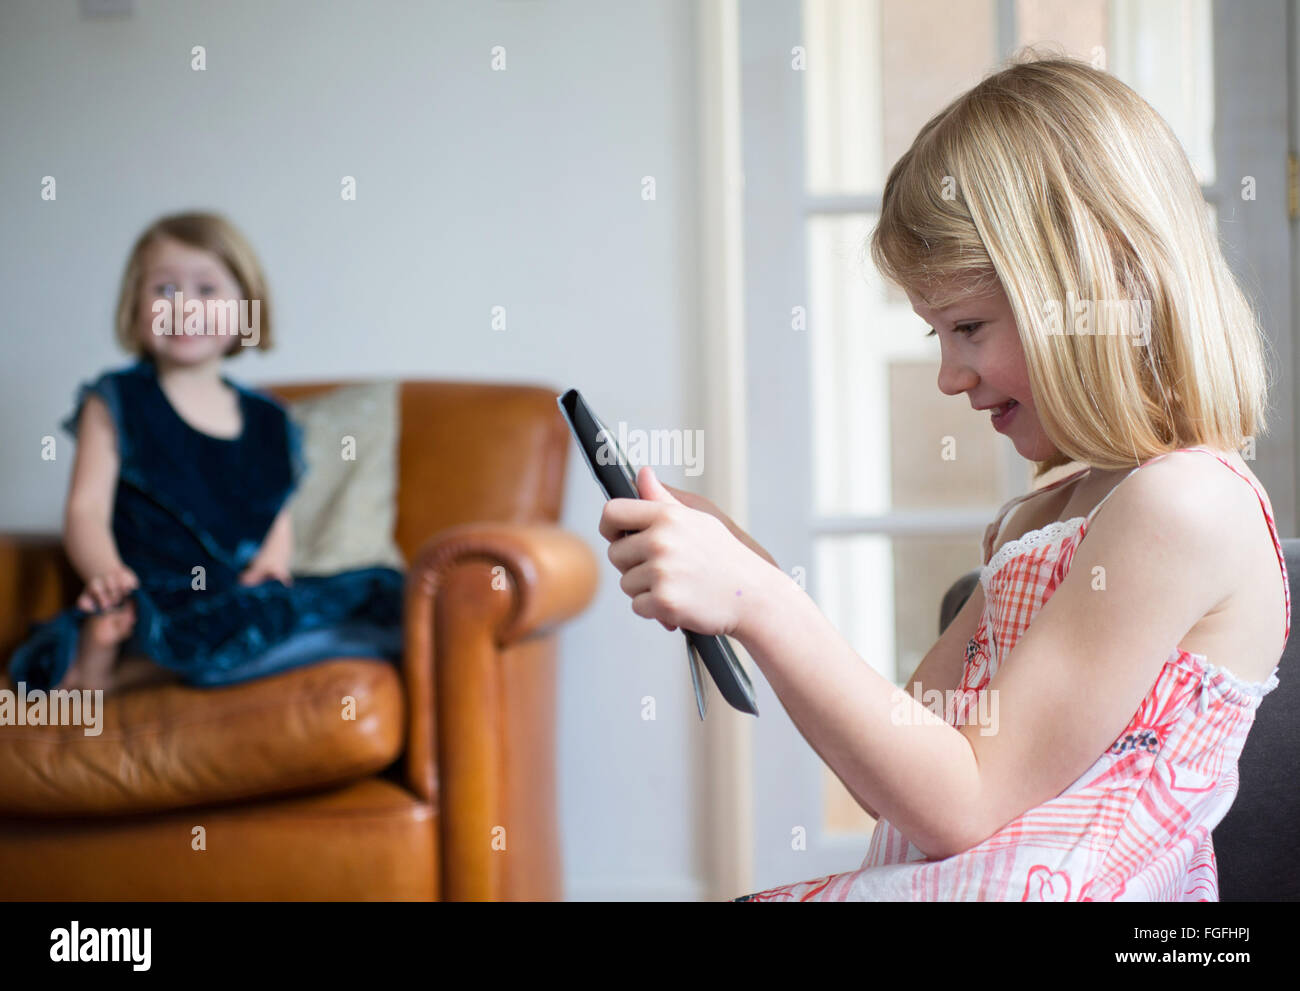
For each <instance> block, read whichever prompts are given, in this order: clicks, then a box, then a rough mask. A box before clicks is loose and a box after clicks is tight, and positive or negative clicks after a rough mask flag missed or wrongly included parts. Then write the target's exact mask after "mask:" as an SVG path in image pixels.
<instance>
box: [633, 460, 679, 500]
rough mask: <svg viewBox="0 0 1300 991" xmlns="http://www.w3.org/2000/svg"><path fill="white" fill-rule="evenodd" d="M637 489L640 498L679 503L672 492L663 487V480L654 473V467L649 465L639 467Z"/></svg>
mask: <svg viewBox="0 0 1300 991" xmlns="http://www.w3.org/2000/svg"><path fill="white" fill-rule="evenodd" d="M637 491H638V492H640V493H641V498H642V499H652V500H653V501H655V502H671V503H676V504H678V505H680V503H679V502H678V500H677V499H676V498H675V497H674V496H673V494H672V493H671V492H669V491H668V490H667V489H666V488H664V484H663V482H661V481H659V476H658V475H656V474H655V472H654V469H653V468H651V467H650V466H649V465H646V466H645V467H644V468H642V469H641V477H640V478H639V479H638V480H637Z"/></svg>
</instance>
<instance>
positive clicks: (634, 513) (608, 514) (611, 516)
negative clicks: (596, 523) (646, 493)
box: [600, 499, 661, 543]
mask: <svg viewBox="0 0 1300 991" xmlns="http://www.w3.org/2000/svg"><path fill="white" fill-rule="evenodd" d="M660 512H661V507H660V506H659V505H657V504H656V503H654V502H653V501H650V500H647V499H610V500H609V501H608V502H607V503H605V508H604V509H603V510H602V511H601V514H600V535H601V536H602V537H604V538H605V539H606V540H608V541H610V542H611V543H612V542H613V541H615V540H618V538H619V537H621V536H622V535H623V531H625V530H644V529H645V528H646V527H648V526H649V525H650V524H651V523H653V522H654V521H655V520H656V519H657V518H658V517H659V515H660Z"/></svg>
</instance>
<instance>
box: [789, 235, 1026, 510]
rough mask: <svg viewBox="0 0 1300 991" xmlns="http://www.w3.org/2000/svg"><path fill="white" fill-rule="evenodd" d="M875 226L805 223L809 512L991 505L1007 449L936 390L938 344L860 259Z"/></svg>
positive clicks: (980, 418)
mask: <svg viewBox="0 0 1300 991" xmlns="http://www.w3.org/2000/svg"><path fill="white" fill-rule="evenodd" d="M875 221H876V217H875V215H865V214H853V215H847V216H842V217H837V216H828V217H823V216H814V217H812V218H810V219H809V221H808V226H807V244H808V259H809V270H808V282H809V287H810V290H811V298H810V303H811V311H810V314H809V333H810V335H811V339H810V348H811V352H810V358H811V362H810V364H811V369H812V377H813V381H812V383H811V385H812V390H811V391H812V400H813V464H814V472H815V476H816V477H815V481H814V509H815V512H816V513H817V514H818V515H839V514H878V513H887V512H891V511H893V510H896V509H942V508H985V509H987V508H989V507H992V506H997V505H999V504H1000V503H1001V502H1002V501H1003V498H1005V497H1003V496H1002V492H1003V488H1002V486H1001V485H1000V483H999V480H1000V474H999V472H1000V470H1001V469H1000V465H1002V464H1003V463H1004V462H1005V459H1006V458H1007V457H1009V456H1010V455H1008V454H1007V453H1005V451H1003V450H1001V449H1002V448H1004V447H1006V445H1003V444H1002V443H1000V442H1001V441H1002V440H1003V438H1001V436H1000V435H999V434H997V433H996V432H995V431H994V430H993V428H992V426H991V425H990V423H989V414H987V413H975V412H973V411H972V410H971V407H970V400H969V399H968V398H966V396H965V395H959V396H945V395H944V394H943V393H941V392H940V391H939V386H938V375H939V344H938V339H937V338H930V337H926V336H925V335H926V332H927V330H928V328H927V327H926V325H925V323H924V321H922V320H921V319H920V317H918V316H917V315H916V314H915V313H913V312H912V308H911V306H910V305H909V304H908V302H907V299H906V297H905V296H902V294H900V293H897V292H894V293H888V294H887V293H886V291H885V285H884V281H883V279H881V278H880V276H879V274H878V273H877V272H876V270H875V266H873V265H872V264H871V262H870V260H869V257H868V256H867V255H866V242H867V237H868V235H869V234H870V231H871V228H872V226H873V225H874V224H875ZM1011 453H1012V454H1014V452H1011Z"/></svg>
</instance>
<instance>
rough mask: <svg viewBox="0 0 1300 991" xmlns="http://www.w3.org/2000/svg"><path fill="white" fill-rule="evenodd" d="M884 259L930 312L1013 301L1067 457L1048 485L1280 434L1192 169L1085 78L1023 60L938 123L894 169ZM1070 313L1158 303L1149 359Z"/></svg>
mask: <svg viewBox="0 0 1300 991" xmlns="http://www.w3.org/2000/svg"><path fill="white" fill-rule="evenodd" d="M871 256H872V259H873V261H874V262H875V263H876V265H877V267H878V268H879V269H880V270H881V272H882V273H883V274H884V275H885V277H886V278H888V279H890V280H892V281H894V282H896V283H898V284H899V285H901V286H903V287H904V288H906V289H908V290H910V291H912V292H913V293H915V294H916V295H918V296H920V297H921V298H922V299H924V300H926V302H927V304H928V305H930V306H935V307H940V308H942V307H944V306H947V305H950V304H951V303H952V302H953V301H955V299H956V298H958V297H959V296H960V295H964V294H965V293H966V292H973V293H974V294H976V295H982V294H983V293H985V292H988V291H991V290H993V289H994V288H995V282H996V283H997V284H1000V285H1001V287H1002V289H1003V290H1004V291H1005V292H1006V295H1007V298H1008V301H1009V302H1010V304H1011V307H1012V309H1013V311H1014V313H1015V318H1016V324H1017V326H1018V328H1019V333H1020V340H1021V344H1022V345H1023V347H1024V353H1025V363H1026V366H1027V368H1028V372H1029V380H1030V385H1031V388H1032V389H1033V399H1034V404H1035V406H1036V407H1037V410H1038V416H1039V421H1040V423H1041V424H1042V426H1043V430H1044V431H1045V432H1046V434H1047V436H1048V437H1049V438H1050V439H1051V441H1052V443H1053V444H1054V445H1055V447H1056V449H1057V453H1056V454H1054V455H1053V456H1051V457H1050V458H1049V459H1048V460H1046V461H1039V462H1037V463H1036V472H1035V476H1036V477H1041V476H1042V475H1043V474H1044V473H1046V472H1047V471H1049V470H1051V469H1052V468H1056V467H1059V466H1061V465H1064V464H1068V463H1070V462H1071V461H1078V462H1084V463H1087V464H1089V465H1094V466H1096V467H1098V468H1100V469H1102V470H1111V469H1115V468H1123V467H1131V466H1133V465H1135V464H1137V463H1139V462H1140V461H1144V460H1146V459H1148V458H1151V457H1154V456H1156V455H1158V454H1163V453H1166V452H1168V451H1172V450H1177V449H1178V448H1181V447H1190V446H1195V445H1207V446H1211V447H1216V448H1218V449H1219V450H1237V449H1239V448H1240V447H1241V446H1242V445H1243V444H1244V443H1246V441H1247V439H1248V438H1252V437H1254V436H1256V435H1258V434H1260V433H1262V432H1263V431H1264V430H1265V429H1266V423H1265V408H1266V404H1267V392H1268V386H1269V384H1270V383H1269V381H1268V374H1267V368H1266V365H1265V363H1264V349H1265V347H1266V344H1265V341H1264V339H1263V334H1262V331H1261V328H1260V324H1259V318H1258V316H1257V314H1256V312H1255V310H1254V308H1253V307H1252V306H1251V304H1250V302H1249V301H1248V300H1247V299H1246V297H1245V295H1244V293H1243V292H1242V291H1241V289H1240V287H1239V286H1238V284H1237V281H1236V280H1235V279H1234V277H1233V275H1232V272H1231V271H1230V269H1229V268H1228V265H1227V263H1226V261H1225V260H1224V257H1223V252H1222V251H1221V249H1220V246H1219V242H1218V239H1217V237H1216V236H1215V233H1214V230H1213V228H1212V227H1211V225H1210V220H1209V217H1208V215H1207V209H1206V206H1205V204H1204V200H1203V197H1202V194H1201V189H1200V185H1199V183H1198V182H1197V180H1196V177H1195V175H1194V173H1193V172H1192V168H1191V164H1190V163H1189V162H1188V160H1187V155H1186V153H1185V152H1184V151H1183V148H1182V146H1181V145H1180V144H1179V143H1178V140H1177V138H1176V137H1175V136H1174V134H1173V132H1172V131H1171V130H1170V128H1169V126H1168V124H1166V123H1165V121H1164V120H1163V119H1162V118H1161V117H1160V115H1159V114H1157V113H1156V111H1155V110H1154V109H1152V107H1151V106H1150V105H1149V104H1148V103H1147V102H1146V101H1145V100H1143V99H1142V98H1141V97H1140V96H1138V95H1137V93H1135V92H1134V91H1133V90H1132V89H1130V88H1129V87H1128V86H1126V85H1124V83H1122V82H1120V81H1119V80H1118V79H1116V78H1115V77H1113V76H1111V75H1109V74H1108V73H1106V72H1104V71H1101V70H1099V69H1095V68H1093V67H1092V66H1091V65H1089V64H1088V63H1086V62H1083V61H1081V60H1078V59H1074V58H1070V57H1066V56H1062V55H1059V54H1055V53H1049V54H1048V55H1046V56H1045V57H1043V55H1042V53H1041V52H1036V51H1035V50H1033V49H1023V50H1022V51H1021V52H1020V53H1019V54H1018V55H1017V56H1014V57H1013V58H1012V59H1011V60H1010V64H1009V65H1008V66H1007V67H1005V68H1003V69H1001V71H997V72H994V73H992V74H991V75H989V76H987V77H986V78H985V79H984V80H983V81H982V82H980V83H979V84H978V85H976V86H975V87H974V88H972V89H971V90H969V91H968V92H966V93H964V94H963V95H961V96H960V97H958V98H957V99H955V100H954V101H953V102H952V103H950V104H949V105H948V106H947V107H946V108H945V109H944V110H942V111H941V112H940V113H938V114H937V115H935V116H934V117H933V118H931V120H930V121H929V122H928V123H926V125H925V126H924V127H923V128H921V131H920V133H919V134H918V135H917V137H916V140H915V141H914V142H913V143H912V146H911V148H909V149H908V150H907V152H906V153H905V154H904V155H903V156H902V158H900V159H899V160H898V162H897V163H896V164H895V165H894V167H893V168H892V169H891V170H890V173H889V178H888V180H887V181H886V183H885V189H884V195H883V200H882V206H881V211H880V220H879V223H878V224H877V226H876V228H875V230H874V231H873V233H872V235H871ZM944 285H950V286H953V287H955V289H954V290H953V291H951V292H945V293H943V298H939V296H938V294H939V293H940V292H941V291H942V290H941V287H942V286H944ZM931 294H934V296H933V297H932V296H931ZM1071 298H1072V299H1073V300H1076V301H1077V300H1088V301H1091V304H1092V305H1097V306H1099V307H1104V306H1105V305H1108V304H1109V303H1110V302H1111V301H1119V302H1121V303H1125V302H1128V303H1135V304H1139V305H1140V303H1141V301H1148V303H1149V311H1148V312H1149V321H1148V323H1147V326H1146V328H1145V330H1144V334H1146V335H1148V336H1149V339H1148V341H1147V343H1146V344H1145V345H1140V344H1135V343H1134V341H1133V340H1132V339H1131V338H1130V337H1127V336H1106V335H1102V334H1091V335H1089V334H1075V333H1066V334H1063V333H1061V331H1060V328H1059V323H1058V324H1057V325H1056V327H1055V329H1054V327H1053V322H1052V321H1051V319H1050V313H1051V311H1052V309H1053V307H1054V306H1060V307H1061V308H1062V309H1065V304H1066V303H1067V301H1070V300H1071ZM1054 301H1055V302H1054ZM1057 312H1058V313H1059V312H1060V310H1057ZM1066 312H1067V313H1070V312H1071V311H1070V310H1068V309H1067V310H1066ZM1112 312H1113V311H1112ZM1071 316H1072V313H1071Z"/></svg>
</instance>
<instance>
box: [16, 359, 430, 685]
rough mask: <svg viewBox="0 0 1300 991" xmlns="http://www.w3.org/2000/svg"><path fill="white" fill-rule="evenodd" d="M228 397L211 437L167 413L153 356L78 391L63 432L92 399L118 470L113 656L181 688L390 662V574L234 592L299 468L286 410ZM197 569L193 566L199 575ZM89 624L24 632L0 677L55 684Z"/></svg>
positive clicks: (242, 390)
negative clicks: (119, 581) (126, 613)
mask: <svg viewBox="0 0 1300 991" xmlns="http://www.w3.org/2000/svg"><path fill="white" fill-rule="evenodd" d="M223 381H225V382H226V384H227V385H229V386H230V387H231V388H233V389H235V390H236V391H237V392H238V394H239V405H240V409H241V411H242V414H243V425H244V426H243V432H242V433H241V434H240V435H239V436H238V437H236V438H233V439H228V440H227V439H222V438H218V437H214V436H212V435H210V434H206V433H203V432H201V431H199V430H196V429H194V428H193V427H191V426H190V425H189V424H188V423H186V422H185V421H184V420H183V419H182V418H181V416H180V414H178V413H177V412H176V410H175V409H174V408H173V407H172V405H171V402H170V401H169V400H168V399H167V396H166V394H165V393H164V392H163V391H162V387H161V385H160V384H159V382H158V377H157V373H156V369H155V366H154V364H153V362H152V360H150V359H147V358H142V359H139V360H138V361H136V362H135V363H134V364H132V365H130V366H128V367H125V368H121V369H117V370H114V371H109V372H106V373H104V374H103V375H101V376H100V377H99V378H98V379H97V380H96V381H94V382H90V383H84V384H82V386H81V387H80V390H79V392H78V394H77V398H76V405H75V409H74V410H73V412H72V414H71V415H70V416H69V417H68V418H67V419H66V420H64V421H63V423H62V426H63V428H64V429H65V430H66V431H68V432H69V433H70V434H72V435H73V436H74V437H75V436H76V430H77V421H78V419H79V417H80V414H81V408H82V404H83V403H84V402H85V399H86V396H87V395H88V394H89V393H90V392H95V393H97V394H98V395H99V396H101V397H102V398H103V400H104V402H105V403H106V404H107V406H108V409H109V410H110V412H111V413H112V417H113V422H114V425H115V426H116V429H117V439H118V451H119V456H120V461H121V469H120V474H119V478H118V483H117V492H116V496H115V498H114V502H113V522H112V528H113V537H114V539H115V540H116V542H117V549H118V553H119V554H120V555H121V557H122V560H123V561H124V562H125V563H126V565H127V567H129V568H131V570H132V571H134V572H135V574H136V576H137V577H138V578H139V580H140V587H139V588H138V589H136V590H135V591H134V592H133V593H132V596H133V598H134V600H135V607H136V622H135V628H134V630H133V631H132V633H131V636H130V637H129V638H128V639H127V640H126V641H125V642H124V643H123V645H122V651H123V653H122V656H126V655H127V654H143V655H145V656H147V657H149V658H151V659H152V660H153V661H154V662H155V663H157V664H159V665H161V666H163V667H165V668H170V669H171V670H173V671H176V672H177V673H179V674H180V676H181V678H182V680H183V681H185V682H186V683H188V684H191V685H209V686H211V685H227V684H233V683H235V682H239V681H247V680H249V679H251V678H257V677H261V676H263V675H268V674H273V673H275V672H278V671H283V670H286V669H288V668H292V667H298V666H300V665H303V664H310V663H312V662H313V661H320V660H323V659H325V658H328V657H379V658H383V659H386V660H389V661H395V660H397V659H399V658H400V657H401V640H402V622H401V621H402V590H403V584H404V576H403V574H402V573H401V572H400V571H397V570H395V569H393V568H388V567H372V568H359V569H355V570H351V571H344V572H341V573H338V574H334V575H328V576H306V575H302V576H299V575H294V576H293V584H292V585H288V586H286V585H283V584H281V583H280V582H279V581H276V580H273V579H272V580H267V581H265V582H263V583H262V584H260V585H255V586H245V585H241V584H239V575H240V573H242V572H243V571H244V570H245V569H246V568H247V567H248V565H249V563H250V562H251V561H252V560H253V557H254V556H255V555H256V554H257V551H258V550H259V548H260V547H261V546H262V542H263V541H264V540H265V538H266V536H267V532H268V531H269V529H270V527H271V524H272V523H273V522H274V521H275V518H276V516H277V515H278V514H279V512H280V510H281V509H282V508H283V506H284V504H285V501H286V500H287V499H288V497H289V496H290V494H292V492H293V491H294V490H295V489H296V488H297V486H298V483H299V481H300V480H301V478H302V475H303V473H304V472H305V471H306V465H305V464H304V463H303V456H302V439H301V435H300V428H299V427H298V425H297V424H295V423H294V422H293V421H292V420H290V419H289V417H288V415H287V414H286V412H285V410H284V407H283V406H281V405H280V404H279V403H278V402H276V401H275V400H274V399H272V398H271V397H270V396H267V395H263V394H262V393H259V392H256V391H254V390H252V389H249V388H246V387H244V386H241V385H239V384H237V383H235V382H232V381H231V380H230V379H228V378H224V377H223ZM200 569H201V570H200ZM87 615H89V614H88V613H85V612H83V611H81V610H80V609H77V608H75V607H74V608H70V609H65V610H64V611H63V612H61V613H59V614H58V615H57V616H55V617H54V618H53V619H51V620H49V621H47V622H43V623H36V624H33V625H32V627H31V629H30V630H29V631H28V636H27V638H26V639H25V640H24V642H23V643H22V644H21V645H20V646H19V647H18V648H17V649H16V650H15V651H14V653H13V656H12V657H11V659H10V663H9V676H10V678H11V679H12V680H13V682H14V683H15V684H17V683H18V682H20V681H21V682H25V683H26V685H27V688H28V689H29V690H32V689H49V688H51V687H54V686H56V685H58V683H59V682H60V681H62V679H63V677H64V675H65V674H66V672H67V670H68V668H69V667H70V666H71V664H72V661H73V659H74V657H75V654H76V648H77V640H78V637H79V633H80V627H81V623H82V621H83V620H84V619H85V617H86V616H87Z"/></svg>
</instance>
